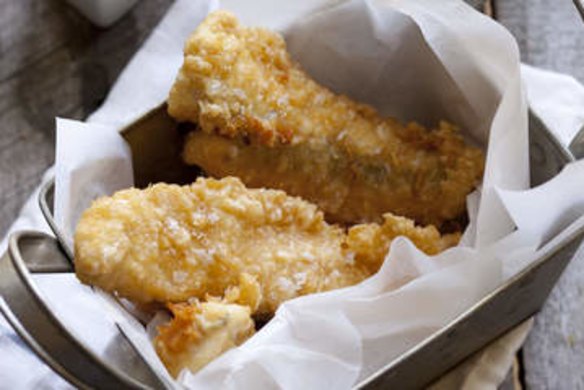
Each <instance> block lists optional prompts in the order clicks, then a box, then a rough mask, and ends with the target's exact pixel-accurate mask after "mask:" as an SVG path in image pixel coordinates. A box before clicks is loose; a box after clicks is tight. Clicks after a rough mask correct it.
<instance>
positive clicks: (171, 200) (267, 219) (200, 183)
mask: <svg viewBox="0 0 584 390" xmlns="http://www.w3.org/2000/svg"><path fill="white" fill-rule="evenodd" d="M343 238H344V232H343V230H342V229H341V228H339V227H337V226H334V225H328V224H327V223H326V222H325V221H324V219H323V215H322V212H320V211H318V210H317V208H316V206H314V205H311V204H309V203H307V202H305V201H303V200H301V199H300V198H294V197H289V196H287V195H286V194H285V193H284V192H283V191H276V190H263V189H260V190H249V189H247V188H245V187H244V185H243V184H242V183H241V181H239V180H238V179H236V178H225V179H222V180H214V179H203V178H200V179H198V180H197V181H196V182H195V183H194V184H192V185H190V186H185V187H180V186H177V185H168V184H157V185H154V186H152V187H150V188H147V189H145V190H138V189H129V190H125V191H120V192H118V193H117V194H115V195H114V196H113V197H111V198H101V199H99V200H97V201H96V202H94V204H93V205H92V206H91V208H89V209H88V210H86V211H85V213H84V214H83V216H82V218H81V221H80V222H79V224H78V226H77V231H76V235H75V257H76V259H75V266H76V267H75V268H76V272H77V275H78V277H79V278H80V279H81V280H82V281H84V282H87V283H90V284H95V285H98V286H100V287H101V288H103V289H105V290H107V291H116V292H118V293H119V294H120V295H121V296H123V297H126V298H129V299H130V300H133V301H135V302H143V303H147V302H152V301H157V302H169V301H170V302H182V301H186V300H187V299H189V298H192V297H196V298H200V299H203V298H204V297H205V295H206V294H210V295H214V296H223V295H224V294H225V293H226V290H228V289H233V288H235V287H237V288H238V289H240V290H242V295H243V296H246V297H247V298H245V299H244V300H245V301H247V300H250V298H249V297H250V296H251V297H252V298H251V300H254V299H255V300H258V301H259V303H258V304H257V310H258V311H260V312H268V313H271V312H274V311H275V309H276V308H277V307H278V305H279V304H280V302H282V301H284V300H287V299H290V298H293V297H295V296H298V295H303V294H308V293H313V292H317V291H323V290H330V289H333V288H338V287H343V286H348V285H351V284H354V283H356V282H358V281H360V280H362V279H363V278H364V277H366V276H367V273H366V270H365V269H363V268H359V267H355V266H353V264H352V261H351V259H350V256H349V255H348V254H347V253H344V251H343V249H342V248H341V245H340V243H341V241H342V240H343ZM242 278H243V279H242ZM242 280H244V281H242ZM256 284H257V285H258V286H259V288H258V287H254V286H255V285H256ZM258 290H259V292H258ZM229 293H232V292H229ZM258 295H261V297H259V298H258V297H257V296H258ZM254 296H256V297H255V298H253V297H254ZM246 304H247V302H246ZM252 306H253V305H252Z"/></svg>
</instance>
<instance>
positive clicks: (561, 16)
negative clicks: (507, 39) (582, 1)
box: [495, 0, 584, 82]
mask: <svg viewBox="0 0 584 390" xmlns="http://www.w3.org/2000/svg"><path fill="white" fill-rule="evenodd" d="M495 10H496V17H497V19H498V20H499V21H500V22H501V23H502V24H503V25H504V26H505V27H507V28H508V29H509V31H511V33H512V34H513V35H514V36H515V38H516V39H517V42H518V44H519V48H520V50H521V58H522V60H523V61H524V62H526V63H528V64H532V65H535V66H538V67H541V68H545V69H549V70H555V71H558V72H564V73H569V74H571V75H573V76H575V77H576V78H577V79H579V80H580V81H581V82H584V23H583V22H582V19H581V18H580V16H579V14H578V12H577V10H576V7H575V6H574V4H573V3H572V1H571V0H558V1H549V0H496V1H495Z"/></svg>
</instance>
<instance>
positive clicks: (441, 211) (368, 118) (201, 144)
mask: <svg viewBox="0 0 584 390" xmlns="http://www.w3.org/2000/svg"><path fill="white" fill-rule="evenodd" d="M389 93H390V92H389ZM168 112H169V114H170V115H171V116H172V117H174V118H175V119H177V120H178V121H184V122H192V123H194V124H196V125H197V126H198V130H196V131H194V132H192V133H191V134H190V136H189V137H188V138H187V141H186V145H185V148H184V152H183V157H184V160H185V161H186V162H187V163H189V164H196V165H198V166H200V167H201V168H203V169H204V170H205V171H206V172H207V173H208V174H210V175H212V176H215V177H224V176H230V175H233V176H238V177H240V178H241V179H242V180H243V182H244V183H245V184H246V185H247V186H250V187H257V188H260V187H267V188H278V189H282V190H285V191H286V192H287V193H288V194H290V195H295V196H301V197H302V198H304V199H307V200H309V201H311V202H314V203H316V204H317V205H318V206H319V207H320V208H322V209H323V210H324V211H325V213H326V216H327V220H329V221H333V222H343V223H356V222H366V221H367V222H371V221H378V222H379V221H381V220H382V215H383V214H384V213H386V212H392V213H394V214H397V215H403V216H407V217H409V218H413V219H414V220H416V222H418V223H420V224H434V225H436V226H440V225H441V224H442V223H443V222H444V221H448V220H452V219H454V218H456V217H458V216H459V215H461V214H462V213H464V210H465V199H466V195H467V194H468V193H469V192H471V191H472V190H473V188H475V186H476V185H477V184H478V183H479V181H480V179H481V176H482V172H483V153H482V152H481V151H480V150H479V149H478V148H475V147H472V146H469V145H467V144H466V143H465V142H464V141H463V139H462V137H461V135H460V133H459V131H458V129H457V128H456V127H455V126H453V125H451V124H449V123H447V122H440V123H439V125H438V126H437V128H435V129H431V130H428V129H426V128H424V127H422V126H421V125H419V124H416V123H409V124H406V125H404V124H401V123H400V122H398V121H397V120H395V119H392V118H382V117H381V116H380V115H379V114H378V113H377V112H376V111H375V110H374V109H373V108H372V107H370V106H368V105H365V104H360V103H357V102H354V101H352V100H351V99H349V98H348V97H346V96H342V95H337V94H334V93H333V92H331V91H330V90H328V89H327V88H325V87H323V86H321V85H319V84H317V83H316V82H315V81H314V80H312V79H311V78H310V77H309V76H308V75H307V74H306V73H304V71H303V70H302V69H301V67H300V66H299V65H298V64H297V63H295V62H294V61H293V60H292V59H291V58H290V55H289V54H288V53H287V51H286V45H285V42H284V40H283V39H282V37H281V36H280V35H278V34H277V33H275V32H271V31H268V30H266V29H263V28H246V27H242V26H241V25H240V24H239V23H238V21H237V19H236V18H235V17H234V16H233V15H232V14H230V13H228V12H225V11H217V12H215V13H212V14H210V15H209V16H208V17H207V18H206V19H205V21H203V23H202V24H201V25H200V26H199V27H198V28H197V29H196V31H195V32H194V33H193V34H192V36H191V37H190V38H189V39H188V41H187V44H186V47H185V56H184V63H183V65H182V68H181V70H180V72H179V74H178V76H177V78H176V81H175V83H174V86H173V87H172V90H171V92H170V95H169V98H168Z"/></svg>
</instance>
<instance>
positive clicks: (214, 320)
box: [154, 301, 255, 377]
mask: <svg viewBox="0 0 584 390" xmlns="http://www.w3.org/2000/svg"><path fill="white" fill-rule="evenodd" d="M168 306H169V309H170V310H171V312H172V314H173V316H174V318H173V319H172V320H171V321H170V322H169V323H167V324H165V325H162V326H160V327H158V336H157V337H156V338H155V339H154V348H155V349H156V352H157V354H158V356H159V357H160V359H161V360H162V362H163V363H164V365H165V366H166V368H167V369H168V371H169V372H170V374H171V375H172V376H174V377H176V376H178V374H179V373H180V372H181V371H182V369H183V368H188V369H189V370H191V371H192V372H196V371H198V370H200V369H201V368H203V367H204V366H205V365H207V364H208V363H209V362H211V361H212V360H213V359H215V358H216V357H217V356H219V355H221V354H222V353H223V352H225V351H227V350H229V349H231V348H234V347H236V346H238V345H240V344H242V343H243V342H244V341H245V340H247V339H248V338H250V337H251V336H252V335H253V334H254V333H255V328H254V322H253V320H252V319H251V316H250V309H249V307H247V306H240V305H235V304H228V303H225V302H203V303H200V302H198V301H195V302H193V303H179V304H170V305H168Z"/></svg>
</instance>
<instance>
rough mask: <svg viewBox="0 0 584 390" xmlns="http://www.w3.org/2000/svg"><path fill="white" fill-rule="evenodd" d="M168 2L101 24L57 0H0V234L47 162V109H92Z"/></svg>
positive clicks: (74, 112) (55, 112) (50, 113)
mask: <svg viewBox="0 0 584 390" xmlns="http://www.w3.org/2000/svg"><path fill="white" fill-rule="evenodd" d="M171 3H172V1H171V0H149V1H142V2H139V3H138V5H137V6H136V7H135V8H133V9H132V10H131V12H130V13H129V14H128V15H126V16H125V17H124V18H123V19H122V20H121V21H120V22H118V23H117V24H116V25H114V26H113V27H111V28H110V29H107V30H101V29H98V28H96V27H94V26H92V25H91V24H90V23H89V22H88V21H86V20H85V19H84V18H83V17H82V16H80V15H79V14H78V13H77V12H76V11H75V10H74V9H72V8H70V7H69V6H67V5H66V3H65V2H63V1H60V0H47V1H42V2H38V1H34V0H21V1H8V0H1V1H0V58H2V61H1V63H0V129H2V133H1V136H0V235H1V234H3V233H4V232H5V231H6V229H7V228H8V226H10V224H11V222H12V220H13V219H14V218H15V217H16V215H17V213H18V211H19V209H20V207H21V205H22V204H23V203H24V201H25V199H26V197H27V196H28V195H29V193H30V192H31V190H32V189H33V188H34V186H35V185H36V184H37V183H38V181H39V178H40V176H41V175H42V173H43V172H44V170H45V169H46V168H47V167H48V166H49V165H50V164H51V163H52V162H53V159H54V118H55V116H63V117H69V118H77V119H81V118H84V117H85V116H87V114H89V113H90V112H92V111H93V110H95V109H96V108H97V107H98V106H99V104H100V103H101V102H102V101H103V99H104V98H105V96H106V94H107V92H108V91H109V89H110V87H111V85H112V84H113V83H114V82H115V80H116V78H117V76H118V74H119V72H120V71H121V70H122V69H123V67H124V65H125V64H126V63H127V61H128V60H129V59H130V58H131V57H132V55H133V54H134V53H135V52H136V50H137V49H138V48H139V46H140V45H141V44H142V42H143V41H144V40H145V38H146V37H147V36H148V34H149V33H150V31H151V30H152V28H153V27H154V26H155V25H156V23H157V22H158V21H159V20H160V18H161V17H162V15H163V14H164V12H165V11H166V9H167V8H168V6H170V4H171Z"/></svg>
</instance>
